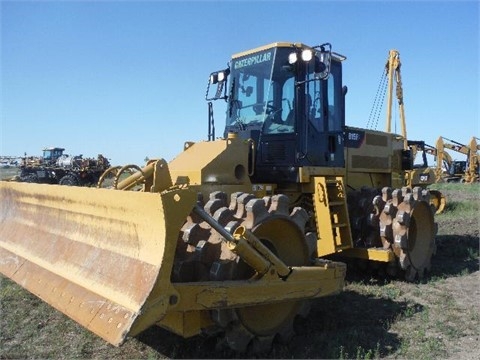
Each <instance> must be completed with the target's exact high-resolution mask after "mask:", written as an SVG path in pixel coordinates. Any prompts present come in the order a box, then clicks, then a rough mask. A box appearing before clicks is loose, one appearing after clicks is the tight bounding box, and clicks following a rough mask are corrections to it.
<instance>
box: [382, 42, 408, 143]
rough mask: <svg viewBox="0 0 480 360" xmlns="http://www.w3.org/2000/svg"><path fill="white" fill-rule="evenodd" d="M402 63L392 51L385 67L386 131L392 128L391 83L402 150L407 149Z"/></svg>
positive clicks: (397, 54)
mask: <svg viewBox="0 0 480 360" xmlns="http://www.w3.org/2000/svg"><path fill="white" fill-rule="evenodd" d="M401 66H402V63H401V61H400V53H399V52H398V51H397V50H395V49H392V50H390V51H389V54H388V60H387V63H386V65H385V68H386V72H387V76H388V92H387V121H386V131H387V132H391V128H392V102H393V83H394V82H395V83H396V88H395V93H396V97H397V100H398V109H399V114H400V121H401V131H402V137H403V141H404V148H405V149H408V143H407V127H406V123H405V106H404V101H403V87H402V75H401V72H400V68H401Z"/></svg>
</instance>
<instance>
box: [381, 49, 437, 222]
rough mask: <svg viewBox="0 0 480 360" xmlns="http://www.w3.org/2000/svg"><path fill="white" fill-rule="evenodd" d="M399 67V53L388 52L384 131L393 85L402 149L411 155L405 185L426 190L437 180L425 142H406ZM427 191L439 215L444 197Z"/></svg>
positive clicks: (389, 119)
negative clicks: (419, 160)
mask: <svg viewBox="0 0 480 360" xmlns="http://www.w3.org/2000/svg"><path fill="white" fill-rule="evenodd" d="M401 65H402V63H401V61H400V53H399V52H398V50H394V49H393V50H390V51H389V54H388V59H387V62H386V65H385V72H386V75H387V78H388V86H387V89H388V90H387V111H386V113H387V121H386V131H387V132H391V128H392V108H393V107H392V102H393V85H394V84H395V85H396V86H395V95H396V97H397V101H398V113H399V116H400V128H401V132H402V134H401V137H402V139H403V148H404V150H406V151H410V152H411V153H412V157H411V159H412V163H411V165H410V166H409V168H410V169H407V170H405V185H406V186H409V187H412V188H413V187H415V186H420V187H421V188H423V189H426V188H427V187H428V186H430V185H432V184H435V183H436V182H437V181H438V179H437V175H436V173H435V171H434V170H433V169H432V168H431V167H430V166H429V165H428V161H427V156H426V155H427V151H426V148H425V142H424V141H423V140H408V138H407V126H406V119H405V104H404V98H403V85H402V76H401ZM418 154H421V156H422V160H421V162H420V163H417V164H415V160H416V158H417V155H418ZM429 191H430V203H431V205H432V206H433V207H434V208H435V210H436V213H437V214H440V213H441V212H442V211H443V210H444V209H445V205H446V199H445V196H444V195H443V194H442V193H441V192H440V191H438V190H434V189H430V190H429Z"/></svg>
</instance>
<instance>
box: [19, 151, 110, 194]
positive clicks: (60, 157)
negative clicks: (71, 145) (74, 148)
mask: <svg viewBox="0 0 480 360" xmlns="http://www.w3.org/2000/svg"><path fill="white" fill-rule="evenodd" d="M64 150H65V149H63V148H59V147H50V148H45V149H43V156H42V157H28V158H27V156H25V157H24V158H23V161H22V163H21V165H20V176H19V180H20V181H23V182H30V183H46V184H60V185H70V186H84V185H86V186H91V185H96V184H97V182H98V180H99V178H100V175H102V173H103V172H104V171H105V170H107V169H108V168H109V166H110V163H109V161H108V160H107V159H106V158H105V157H104V156H103V155H98V157H97V159H91V158H85V159H84V158H83V156H82V155H78V156H69V155H67V154H64V153H63V152H64Z"/></svg>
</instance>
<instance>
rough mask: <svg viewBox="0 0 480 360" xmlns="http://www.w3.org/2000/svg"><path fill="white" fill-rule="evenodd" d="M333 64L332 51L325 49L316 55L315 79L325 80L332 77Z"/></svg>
mask: <svg viewBox="0 0 480 360" xmlns="http://www.w3.org/2000/svg"><path fill="white" fill-rule="evenodd" d="M331 62H332V53H331V51H330V50H328V51H324V50H323V49H322V50H321V51H319V52H317V54H316V55H315V77H316V78H317V79H321V80H325V79H327V78H328V75H330V64H331Z"/></svg>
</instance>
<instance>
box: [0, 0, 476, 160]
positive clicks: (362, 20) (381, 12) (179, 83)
mask: <svg viewBox="0 0 480 360" xmlns="http://www.w3.org/2000/svg"><path fill="white" fill-rule="evenodd" d="M0 16H1V64H0V68H1V118H0V121H1V143H0V155H22V154H23V153H24V152H26V153H27V154H29V155H39V154H40V153H41V150H42V148H43V147H45V146H61V147H64V148H66V152H67V153H69V154H83V155H84V156H87V157H96V155H97V154H99V153H102V154H104V155H106V156H107V157H108V158H110V159H111V162H112V163H113V164H115V165H120V164H125V163H134V164H139V165H141V164H143V160H144V158H145V157H146V156H148V157H150V158H160V157H163V158H165V159H167V160H171V159H172V158H173V157H174V156H175V155H176V154H178V153H179V152H180V151H181V150H182V148H183V143H184V142H185V141H201V140H205V139H206V137H207V104H206V101H205V99H204V97H205V90H206V85H207V79H208V75H209V74H210V72H212V71H215V70H218V69H221V68H224V67H225V66H226V64H227V62H228V61H229V59H230V56H231V55H232V54H234V53H236V52H240V51H244V50H247V49H250V48H254V47H257V46H260V45H264V44H268V43H272V42H276V41H291V42H303V43H305V44H309V45H318V44H320V43H324V42H330V43H331V44H332V46H333V50H334V51H336V52H338V53H341V54H344V55H345V56H347V60H346V61H345V62H344V84H346V85H347V86H348V88H349V91H348V95H347V99H346V122H347V124H348V125H351V126H357V127H366V126H367V122H368V118H369V115H370V111H371V109H372V106H373V101H374V98H375V94H376V91H377V87H378V84H379V81H380V77H381V74H382V72H383V68H384V65H385V61H386V59H387V55H388V51H389V50H390V49H397V50H399V51H400V56H401V60H402V80H403V88H404V100H405V115H406V121H407V134H408V137H409V138H410V139H413V140H420V139H422V140H425V141H426V142H427V143H429V144H432V145H434V143H435V140H436V139H437V138H438V136H440V135H443V136H446V137H448V138H451V139H453V140H457V141H460V142H464V143H467V142H468V140H469V139H470V138H471V137H472V136H476V137H480V128H479V127H480V125H479V106H480V105H479V104H480V97H479V72H480V69H479V45H480V41H479V30H480V25H479V18H480V17H479V2H478V1H414V2H408V1H397V2H394V1H393V2H390V1H389V2H387V1H371V2H366V1H350V2H349V1H335V2H333V1H190V2H187V1H148V2H142V1H51V2H46V1H37V2H32V1H2V2H1V15H0ZM384 108H385V107H384ZM394 117H395V119H394V120H396V124H394V125H393V126H392V127H393V130H396V131H398V132H400V127H399V119H398V112H397V111H395V112H394ZM215 120H216V127H217V134H219V133H221V130H220V129H221V128H222V127H223V125H224V112H223V109H222V108H221V107H218V106H217V108H216V112H215ZM377 129H378V130H384V129H385V120H384V116H383V115H382V116H381V118H380V120H379V124H378V126H377ZM452 155H453V157H454V158H458V159H460V157H461V156H460V154H458V155H457V154H452Z"/></svg>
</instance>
